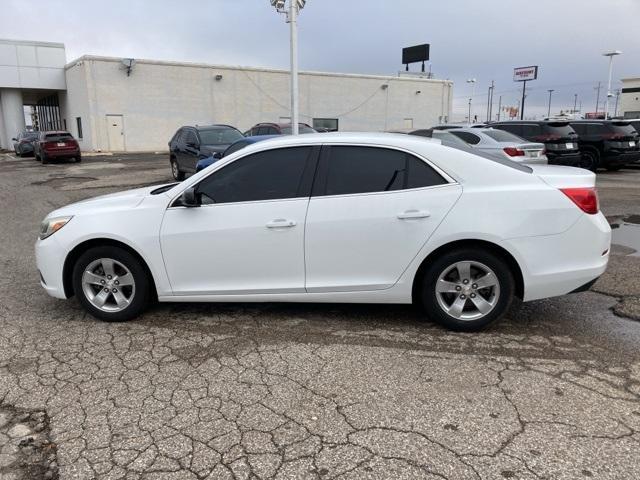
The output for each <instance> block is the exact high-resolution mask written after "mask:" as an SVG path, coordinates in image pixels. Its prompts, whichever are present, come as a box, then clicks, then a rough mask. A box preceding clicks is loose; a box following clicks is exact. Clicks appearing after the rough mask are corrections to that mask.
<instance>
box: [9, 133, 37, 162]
mask: <svg viewBox="0 0 640 480" xmlns="http://www.w3.org/2000/svg"><path fill="white" fill-rule="evenodd" d="M37 138H38V132H33V131H28V130H25V131H24V132H20V133H19V134H18V136H17V137H15V138H12V139H11V140H12V141H13V151H14V152H16V155H18V156H19V157H24V156H25V155H31V154H33V142H34V141H35V140H37Z"/></svg>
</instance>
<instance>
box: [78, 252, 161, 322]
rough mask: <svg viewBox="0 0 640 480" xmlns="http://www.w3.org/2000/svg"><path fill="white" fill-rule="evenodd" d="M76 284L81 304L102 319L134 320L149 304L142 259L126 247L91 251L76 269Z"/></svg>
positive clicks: (82, 257) (148, 289)
mask: <svg viewBox="0 0 640 480" xmlns="http://www.w3.org/2000/svg"><path fill="white" fill-rule="evenodd" d="M72 281H73V289H74V292H75V294H76V297H77V298H78V301H79V302H80V303H81V304H82V306H83V307H84V308H85V310H86V311H87V312H89V313H90V314H91V315H93V316H94V317H96V318H98V319H100V320H104V321H107V322H123V321H126V320H131V319H133V318H135V317H137V316H138V315H140V314H141V313H142V312H143V311H144V309H145V308H146V307H147V305H148V304H149V298H150V281H149V277H148V274H147V272H146V270H145V268H144V266H143V265H142V263H141V262H140V260H138V259H137V258H136V257H135V256H134V255H132V254H131V253H129V252H128V251H126V250H124V249H122V248H118V247H112V246H104V247H95V248H91V249H89V250H87V251H86V252H85V253H84V254H82V255H81V256H80V258H79V259H78V261H77V262H76V264H75V266H74V269H73V279H72Z"/></svg>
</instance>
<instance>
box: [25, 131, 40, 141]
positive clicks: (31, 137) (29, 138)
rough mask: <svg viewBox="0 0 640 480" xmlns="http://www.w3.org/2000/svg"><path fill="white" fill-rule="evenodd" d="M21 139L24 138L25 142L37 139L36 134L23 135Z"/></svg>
mask: <svg viewBox="0 0 640 480" xmlns="http://www.w3.org/2000/svg"><path fill="white" fill-rule="evenodd" d="M22 138H26V139H27V140H35V139H36V138H38V132H29V133H25V134H24V136H23V137H22Z"/></svg>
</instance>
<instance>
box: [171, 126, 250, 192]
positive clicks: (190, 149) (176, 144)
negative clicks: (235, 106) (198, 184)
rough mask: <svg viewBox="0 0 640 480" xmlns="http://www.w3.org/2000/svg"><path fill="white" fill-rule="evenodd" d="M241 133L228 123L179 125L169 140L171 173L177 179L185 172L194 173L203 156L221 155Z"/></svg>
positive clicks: (240, 136)
mask: <svg viewBox="0 0 640 480" xmlns="http://www.w3.org/2000/svg"><path fill="white" fill-rule="evenodd" d="M241 138H242V133H241V132H240V130H238V129H237V128H235V127H232V126H229V125H209V126H206V127H198V126H196V127H181V128H179V129H178V131H177V132H176V133H175V134H174V135H173V137H172V138H171V140H170V141H169V162H170V163H171V173H172V174H173V178H175V179H176V180H178V181H182V180H184V176H185V173H195V172H196V164H197V163H198V161H199V160H202V159H203V158H207V157H211V156H216V155H217V156H218V158H219V157H220V156H221V155H222V153H223V152H224V151H225V150H226V149H227V147H228V146H229V145H231V144H232V143H233V142H235V141H237V140H240V139H241Z"/></svg>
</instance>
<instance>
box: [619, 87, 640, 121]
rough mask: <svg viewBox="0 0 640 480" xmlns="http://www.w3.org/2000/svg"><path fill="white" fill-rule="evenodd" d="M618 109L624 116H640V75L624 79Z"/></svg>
mask: <svg viewBox="0 0 640 480" xmlns="http://www.w3.org/2000/svg"><path fill="white" fill-rule="evenodd" d="M618 111H619V112H620V115H622V116H624V118H640V77H636V78H623V79H622V91H621V94H620V107H619V108H618Z"/></svg>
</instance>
